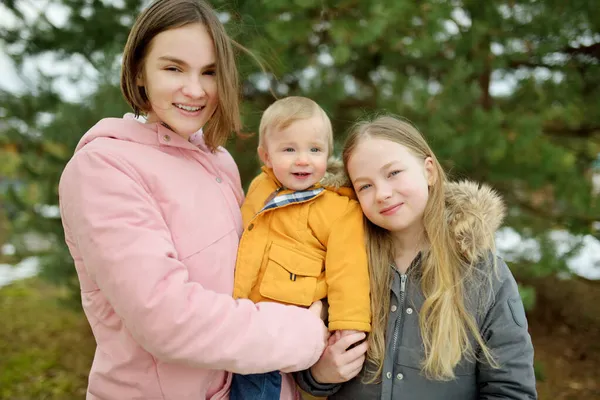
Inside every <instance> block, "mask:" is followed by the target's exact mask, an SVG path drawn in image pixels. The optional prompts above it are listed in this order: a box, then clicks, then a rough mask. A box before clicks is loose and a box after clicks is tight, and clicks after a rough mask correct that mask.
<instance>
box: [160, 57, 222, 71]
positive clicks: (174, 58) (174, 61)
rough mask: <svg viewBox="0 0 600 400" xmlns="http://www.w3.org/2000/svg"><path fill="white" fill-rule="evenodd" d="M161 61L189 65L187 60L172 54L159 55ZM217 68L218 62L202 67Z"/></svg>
mask: <svg viewBox="0 0 600 400" xmlns="http://www.w3.org/2000/svg"><path fill="white" fill-rule="evenodd" d="M158 60H159V61H168V62H172V63H175V64H180V65H185V66H187V65H189V64H188V63H187V62H185V61H183V60H181V59H179V58H177V57H172V56H162V57H158ZM214 68H216V64H215V63H210V64H208V65H205V66H203V67H202V69H214Z"/></svg>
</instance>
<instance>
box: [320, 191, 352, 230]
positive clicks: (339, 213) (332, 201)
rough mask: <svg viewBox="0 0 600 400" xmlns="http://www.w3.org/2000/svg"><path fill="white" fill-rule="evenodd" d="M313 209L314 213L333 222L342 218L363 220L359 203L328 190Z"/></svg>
mask: <svg viewBox="0 0 600 400" xmlns="http://www.w3.org/2000/svg"><path fill="white" fill-rule="evenodd" d="M311 209H312V212H313V213H317V214H318V215H320V216H321V217H322V218H326V219H327V220H329V221H332V222H333V221H335V220H338V219H340V218H346V219H347V218H360V219H361V220H362V217H363V212H362V209H361V208H360V204H359V202H358V201H356V200H354V199H351V198H349V197H347V196H344V195H342V194H340V193H337V191H332V190H328V189H325V190H324V193H323V194H322V195H321V196H319V197H318V198H316V199H315V200H314V201H313V202H312V205H311Z"/></svg>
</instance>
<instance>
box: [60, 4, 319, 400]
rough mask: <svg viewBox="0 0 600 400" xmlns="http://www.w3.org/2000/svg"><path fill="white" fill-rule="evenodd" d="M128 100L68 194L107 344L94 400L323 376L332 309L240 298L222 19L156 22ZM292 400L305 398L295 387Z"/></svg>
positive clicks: (233, 112)
mask: <svg viewBox="0 0 600 400" xmlns="http://www.w3.org/2000/svg"><path fill="white" fill-rule="evenodd" d="M121 87H122V90H123V93H124V96H125V98H126V100H127V101H128V103H129V104H130V105H131V107H132V108H133V110H134V112H135V116H133V115H130V116H126V117H125V118H122V119H121V118H106V119H103V120H101V121H100V122H98V123H97V124H96V125H95V126H94V127H92V128H91V129H90V130H89V131H88V132H87V133H86V134H85V135H84V136H83V138H82V139H81V141H80V142H79V145H78V146H77V150H76V152H75V154H74V156H73V158H72V159H71V160H70V161H69V163H68V164H67V166H66V168H65V170H64V172H63V175H62V177H61V181H60V186H59V194H60V210H61V215H62V221H63V225H64V229H65V238H66V242H67V244H68V246H69V249H70V252H71V255H72V256H73V259H74V261H75V266H76V268H77V273H78V276H79V281H80V285H81V296H82V303H83V308H84V311H85V314H86V316H87V318H88V320H89V323H90V325H91V327H92V330H93V333H94V336H95V338H96V342H97V349H96V354H95V357H94V362H93V365H92V369H91V372H90V377H89V386H88V392H87V399H88V400H95V399H102V400H113V399H115V400H116V399H119V400H121V399H169V400H183V399H189V400H200V399H215V400H217V399H227V398H228V393H229V385H230V381H231V373H230V372H235V373H241V374H247V373H259V372H267V371H273V370H281V371H284V372H291V371H297V370H302V369H306V368H308V367H310V366H311V365H312V364H314V363H315V362H316V361H317V360H318V358H319V357H320V355H321V353H322V351H323V349H324V347H325V344H326V336H327V330H326V328H325V326H324V324H323V323H322V322H321V320H320V318H319V313H320V304H315V305H313V307H312V308H311V310H306V309H303V308H297V307H293V306H283V305H280V304H275V303H258V304H253V303H252V302H251V301H249V300H237V301H236V300H234V299H233V298H232V297H231V293H232V289H233V275H234V266H235V259H236V250H237V246H238V239H239V237H240V234H241V231H242V220H241V215H240V209H239V207H240V204H241V203H242V200H243V197H244V194H243V191H242V188H241V184H240V177H239V173H238V170H237V167H236V165H235V163H234V161H233V159H232V158H231V156H230V155H229V154H228V153H227V151H226V150H225V149H223V148H222V147H221V145H222V144H223V143H224V142H225V140H226V139H227V137H228V136H229V134H230V133H231V132H236V131H239V129H240V120H239V107H238V79H237V71H236V67H235V61H234V57H233V51H232V45H231V40H230V39H229V38H228V36H227V34H226V33H225V30H224V27H223V26H222V24H221V23H220V22H219V20H218V18H217V16H216V15H215V13H214V11H213V10H212V9H211V8H210V6H209V5H208V4H207V3H206V2H205V1H204V0H157V1H155V2H154V3H153V4H152V5H150V6H149V8H147V9H146V10H145V11H143V12H142V13H141V15H140V16H139V17H138V19H137V20H136V22H135V24H134V26H133V28H132V30H131V33H130V35H129V38H128V41H127V44H126V46H125V51H124V55H123V68H122V75H121ZM140 114H143V115H144V116H145V120H141V119H140V118H136V117H137V116H139V115H140ZM201 128H202V129H201ZM202 132H203V133H202ZM281 398H283V399H297V398H298V393H297V391H296V389H295V386H294V385H293V382H292V380H291V379H290V378H288V377H287V376H285V377H284V379H283V387H282V392H281Z"/></svg>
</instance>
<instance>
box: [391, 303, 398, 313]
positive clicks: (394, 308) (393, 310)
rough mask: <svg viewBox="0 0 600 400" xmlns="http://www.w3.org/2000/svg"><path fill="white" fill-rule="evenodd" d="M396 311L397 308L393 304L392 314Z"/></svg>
mask: <svg viewBox="0 0 600 400" xmlns="http://www.w3.org/2000/svg"><path fill="white" fill-rule="evenodd" d="M397 309H398V307H396V305H395V304H394V305H393V306H392V312H396V310H397Z"/></svg>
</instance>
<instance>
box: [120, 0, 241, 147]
mask: <svg viewBox="0 0 600 400" xmlns="http://www.w3.org/2000/svg"><path fill="white" fill-rule="evenodd" d="M194 23H201V24H202V25H204V26H205V27H206V29H207V30H208V33H209V34H210V36H211V38H212V40H213V43H214V46H215V57H216V74H217V90H218V98H219V102H218V105H217V109H216V111H215V113H214V114H213V116H212V117H211V118H210V120H209V121H208V122H207V123H206V125H205V126H204V128H203V131H204V140H205V142H206V145H207V146H208V148H209V149H211V151H215V150H216V149H217V147H219V146H222V145H223V144H225V142H226V141H227V138H228V137H229V135H230V134H231V133H233V132H235V133H238V134H239V132H240V129H241V121H240V106H239V101H240V97H239V81H238V72H237V67H236V64H235V57H234V52H233V45H236V46H239V45H237V43H235V42H233V41H232V40H231V39H230V38H229V36H228V35H227V33H226V32H225V27H224V26H223V24H222V23H221V22H220V21H219V18H218V17H217V15H216V14H215V12H214V10H213V9H212V8H211V6H210V5H209V4H208V3H207V2H206V1H204V0H156V1H154V2H153V3H152V4H151V5H150V6H149V7H148V8H146V9H145V10H144V11H142V13H141V14H140V15H139V16H138V17H137V19H136V21H135V23H134V24H133V27H132V28H131V31H130V32H129V37H128V38H127V44H126V45H125V50H124V53H123V63H122V68H121V91H122V92H123V95H124V96H125V100H126V101H127V103H129V105H130V106H131V108H132V109H133V111H134V113H135V114H136V116H138V115H140V114H143V113H148V112H149V111H151V110H150V108H151V106H150V103H149V101H148V97H147V96H146V91H145V90H144V87H141V86H138V84H137V78H138V77H139V75H140V74H141V73H142V70H143V65H144V61H145V58H146V56H147V54H148V52H149V48H150V45H151V43H152V39H153V38H154V37H155V36H156V35H158V34H159V33H161V32H164V31H167V30H170V29H176V28H180V27H183V26H185V25H189V24H194ZM239 47H241V46H239Z"/></svg>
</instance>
